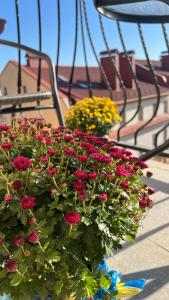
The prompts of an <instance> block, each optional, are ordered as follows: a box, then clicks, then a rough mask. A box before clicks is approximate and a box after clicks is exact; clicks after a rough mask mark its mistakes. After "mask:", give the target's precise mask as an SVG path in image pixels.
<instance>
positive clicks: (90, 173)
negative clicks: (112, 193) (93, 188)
mask: <svg viewBox="0 0 169 300" xmlns="http://www.w3.org/2000/svg"><path fill="white" fill-rule="evenodd" d="M87 175H88V179H96V177H97V174H96V172H88V174H87Z"/></svg>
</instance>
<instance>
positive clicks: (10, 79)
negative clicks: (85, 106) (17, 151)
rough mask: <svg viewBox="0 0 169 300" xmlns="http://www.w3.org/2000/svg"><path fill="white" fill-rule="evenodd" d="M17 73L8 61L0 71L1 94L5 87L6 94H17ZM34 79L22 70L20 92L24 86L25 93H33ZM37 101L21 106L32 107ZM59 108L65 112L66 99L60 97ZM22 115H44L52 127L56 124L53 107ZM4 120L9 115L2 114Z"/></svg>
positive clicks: (7, 119) (45, 101)
mask: <svg viewBox="0 0 169 300" xmlns="http://www.w3.org/2000/svg"><path fill="white" fill-rule="evenodd" d="M17 74H18V69H17V66H16V65H14V64H13V63H11V62H9V63H8V64H7V66H6V67H5V69H4V71H3V72H2V73H1V78H0V80H1V90H2V94H3V95H5V92H6V91H5V89H6V90H7V94H8V96H12V95H17ZM36 84H37V83H36V80H35V79H34V78H32V77H31V76H30V75H28V74H27V73H25V72H22V94H23V93H24V87H26V90H27V93H28V94H29V93H33V92H36ZM49 90H50V89H49V88H47V87H45V86H43V85H42V86H41V91H49ZM52 103H53V100H52V99H48V100H44V101H42V102H41V105H50V104H52ZM36 104H37V102H32V103H27V104H22V107H28V106H29V107H30V106H31V107H32V106H35V105H36ZM3 107H4V106H3ZM61 108H62V111H63V114H64V115H65V114H66V111H67V109H68V104H66V99H65V100H63V98H62V99H61ZM16 116H20V114H19V113H18V114H16ZM23 116H25V117H40V116H42V117H44V118H45V119H46V121H47V122H49V123H52V125H53V126H54V127H56V126H57V125H58V118H57V115H56V112H55V110H54V109H48V110H41V111H31V112H24V113H23ZM3 118H4V121H7V122H10V119H11V115H9V114H8V115H4V117H3Z"/></svg>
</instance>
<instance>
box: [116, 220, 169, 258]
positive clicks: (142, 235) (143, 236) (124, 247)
mask: <svg viewBox="0 0 169 300" xmlns="http://www.w3.org/2000/svg"><path fill="white" fill-rule="evenodd" d="M167 227H169V223H167V224H164V225H161V226H159V227H157V228H155V229H152V230H150V231H148V232H146V233H144V234H141V235H140V236H139V237H138V238H137V239H136V242H135V243H133V244H131V243H129V242H126V243H124V244H123V248H122V249H120V250H118V251H117V252H114V253H113V255H117V254H118V253H120V252H122V251H124V250H126V249H128V248H129V247H132V246H134V245H135V244H136V243H139V242H141V241H142V240H144V239H146V238H148V237H150V236H151V235H153V234H155V233H157V232H159V231H160V230H163V229H165V228H167Z"/></svg>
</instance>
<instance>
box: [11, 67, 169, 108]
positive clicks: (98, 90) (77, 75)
mask: <svg viewBox="0 0 169 300" xmlns="http://www.w3.org/2000/svg"><path fill="white" fill-rule="evenodd" d="M15 63H16V62H15ZM22 68H23V71H25V72H28V73H29V74H31V76H34V78H37V70H38V69H37V68H31V67H27V66H22ZM70 73H71V67H69V66H59V68H58V74H59V76H61V77H64V78H65V79H67V82H66V80H65V81H64V80H61V79H59V80H58V89H59V91H60V92H62V93H64V94H65V95H67V92H68V82H69V78H70ZM89 73H90V78H91V83H92V91H93V95H94V96H100V97H109V96H110V95H109V91H108V89H107V88H106V86H105V85H104V84H102V83H101V75H100V70H99V68H98V67H89ZM61 77H60V78H61ZM62 79H63V78H62ZM42 83H43V84H44V85H45V84H47V86H48V87H49V86H50V85H49V84H50V80H49V72H48V68H42ZM83 85H86V69H85V67H75V71H74V78H73V85H72V91H71V96H72V97H73V98H74V100H75V101H78V100H79V99H82V98H84V97H88V96H89V91H88V88H85V87H84V86H83ZM139 85H140V88H141V91H142V97H143V98H147V99H148V98H152V97H156V96H157V94H156V89H155V86H154V85H153V84H151V83H147V82H143V81H139ZM86 87H87V86H86ZM160 90H161V94H169V89H168V88H166V87H162V86H161V87H160ZM126 91H127V99H128V101H129V102H130V101H138V92H137V90H136V89H126ZM113 98H114V100H115V101H116V102H117V103H119V104H122V103H123V101H124V95H123V92H122V90H119V91H118V90H117V91H113Z"/></svg>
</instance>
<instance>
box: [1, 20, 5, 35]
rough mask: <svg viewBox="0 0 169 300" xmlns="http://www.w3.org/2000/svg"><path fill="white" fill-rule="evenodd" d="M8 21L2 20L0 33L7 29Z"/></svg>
mask: <svg viewBox="0 0 169 300" xmlns="http://www.w3.org/2000/svg"><path fill="white" fill-rule="evenodd" d="M5 24H6V20H4V19H0V33H2V32H3V31H4V29H5Z"/></svg>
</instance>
